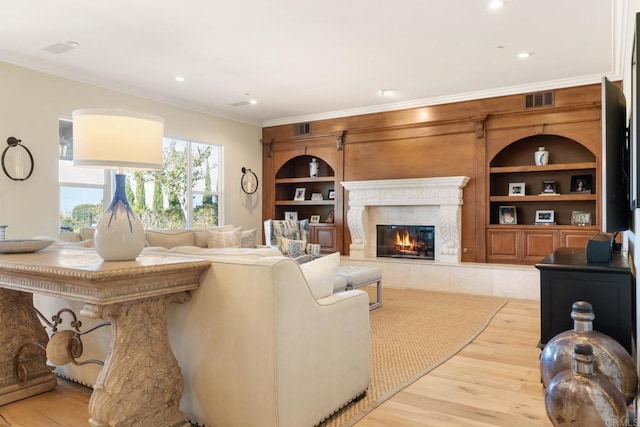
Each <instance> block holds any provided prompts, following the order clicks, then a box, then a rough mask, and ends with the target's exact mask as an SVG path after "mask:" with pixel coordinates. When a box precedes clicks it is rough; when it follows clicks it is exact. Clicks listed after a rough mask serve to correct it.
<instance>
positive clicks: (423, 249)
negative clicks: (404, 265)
mask: <svg viewBox="0 0 640 427" xmlns="http://www.w3.org/2000/svg"><path fill="white" fill-rule="evenodd" d="M376 230H377V240H376V255H377V256H379V257H391V258H417V259H428V260H434V259H435V245H434V235H435V227H434V226H433V225H376Z"/></svg>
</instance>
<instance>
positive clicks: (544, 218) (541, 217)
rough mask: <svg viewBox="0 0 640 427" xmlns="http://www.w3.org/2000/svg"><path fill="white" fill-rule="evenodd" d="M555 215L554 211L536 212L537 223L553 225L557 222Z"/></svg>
mask: <svg viewBox="0 0 640 427" xmlns="http://www.w3.org/2000/svg"><path fill="white" fill-rule="evenodd" d="M554 217H555V214H554V211H552V210H540V211H536V223H552V222H554V221H555V218H554Z"/></svg>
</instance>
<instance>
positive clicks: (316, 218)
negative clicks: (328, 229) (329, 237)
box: [309, 215, 320, 224]
mask: <svg viewBox="0 0 640 427" xmlns="http://www.w3.org/2000/svg"><path fill="white" fill-rule="evenodd" d="M319 222H320V215H311V218H309V223H311V224H317V223H319Z"/></svg>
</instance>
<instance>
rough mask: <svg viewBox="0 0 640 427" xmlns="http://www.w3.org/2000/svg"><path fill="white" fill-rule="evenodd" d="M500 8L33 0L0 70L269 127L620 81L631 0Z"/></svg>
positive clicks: (510, 2)
mask: <svg viewBox="0 0 640 427" xmlns="http://www.w3.org/2000/svg"><path fill="white" fill-rule="evenodd" d="M488 3H489V0H446V1H445V0H442V1H440V2H436V1H434V0H396V1H390V0H321V1H309V0H297V1H296V0H232V1H229V0H227V1H221V0H184V1H181V2H180V1H178V2H176V1H168V0H56V1H52V0H20V1H13V2H11V3H10V5H7V4H5V5H3V7H2V10H1V12H0V61H4V62H9V63H13V64H17V65H22V66H25V67H29V68H34V69H37V70H42V71H45V72H49V73H52V74H56V75H60V76H63V77H68V78H71V79H74V80H80V81H83V82H87V83H92V84H96V85H99V86H102V87H106V88H110V89H115V90H120V91H123V92H126V93H130V94H135V95H141V96H144V97H147V98H152V99H156V100H161V101H164V102H169V103H172V104H175V105H179V106H183V107H187V108H191V109H195V110H198V111H202V112H207V113H211V114H214V115H218V116H223V117H228V118H232V119H235V120H240V121H243V122H248V123H254V124H259V125H265V126H268V125H276V124H284V123H295V122H300V121H305V120H314V119H320V118H330V117H339V116H346V115H354V114H360V113H367V112H375V111H385V110H391V109H398V108H408V107H414V106H421V105H430V104H439V103H445V102H452V101H459V100H465V99H475V98H482V97H487V96H497V95H504V94H510V93H521V92H530V91H535V90H541V89H551V88H558V87H566V86H574V85H580V84H589V83H597V82H600V80H601V78H602V76H607V77H610V78H612V79H614V80H619V79H620V78H621V75H622V71H621V70H620V67H621V64H622V58H621V56H622V55H623V48H624V46H623V42H624V40H623V37H624V31H625V29H624V26H625V25H624V24H625V22H626V20H627V16H628V13H629V11H628V10H627V9H628V7H629V6H628V1H625V0H506V4H505V6H504V8H502V9H500V10H490V9H489V8H488ZM68 41H75V42H77V43H78V44H79V46H78V47H76V48H75V49H72V50H69V51H67V52H65V53H61V54H55V53H51V52H49V51H45V50H43V49H44V48H45V47H47V46H51V45H54V44H56V43H66V42H68ZM522 51H527V52H532V53H533V55H532V56H530V57H529V58H528V59H526V60H521V59H518V58H517V54H518V53H519V52H522ZM176 75H181V76H184V78H185V81H184V82H182V83H178V82H176V81H175V76H176ZM0 84H1V82H0ZM381 89H386V90H389V91H391V94H390V95H388V96H380V95H379V94H378V92H379V91H380V90H381ZM246 94H249V95H246ZM250 99H256V100H257V101H258V103H257V104H256V105H249V104H248V103H247V101H249V100H250ZM237 103H242V104H244V105H242V106H233V105H232V104H237ZM86 107H87V108H88V107H100V106H99V105H95V106H86Z"/></svg>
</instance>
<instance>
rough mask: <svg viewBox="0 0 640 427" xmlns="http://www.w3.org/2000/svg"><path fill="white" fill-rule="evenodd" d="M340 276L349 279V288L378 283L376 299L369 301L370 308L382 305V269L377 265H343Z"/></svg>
mask: <svg viewBox="0 0 640 427" xmlns="http://www.w3.org/2000/svg"><path fill="white" fill-rule="evenodd" d="M337 276H338V277H342V278H344V279H345V280H346V281H347V290H350V289H356V288H359V287H360V286H366V285H370V284H372V283H375V284H376V301H374V302H371V303H369V310H373V309H374V308H378V307H380V306H381V305H382V270H381V269H379V268H377V267H364V266H358V265H341V266H340V267H339V268H338V273H337Z"/></svg>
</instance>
